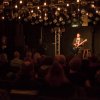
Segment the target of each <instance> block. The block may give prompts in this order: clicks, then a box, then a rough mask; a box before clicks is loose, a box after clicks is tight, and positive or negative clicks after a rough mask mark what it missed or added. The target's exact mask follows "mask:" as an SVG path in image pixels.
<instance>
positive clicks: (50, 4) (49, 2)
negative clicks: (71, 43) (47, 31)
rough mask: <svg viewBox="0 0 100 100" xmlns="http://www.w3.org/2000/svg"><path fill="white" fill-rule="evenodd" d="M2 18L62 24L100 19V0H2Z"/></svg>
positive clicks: (94, 21) (0, 18)
mask: <svg viewBox="0 0 100 100" xmlns="http://www.w3.org/2000/svg"><path fill="white" fill-rule="evenodd" d="M0 20H8V21H9V20H10V21H11V20H23V21H25V22H27V21H28V22H31V23H33V24H38V23H46V25H47V24H55V25H60V24H63V25H65V24H66V23H67V24H72V22H74V23H76V22H79V23H81V24H82V22H83V21H87V23H92V24H96V23H97V22H99V21H100V0H0Z"/></svg>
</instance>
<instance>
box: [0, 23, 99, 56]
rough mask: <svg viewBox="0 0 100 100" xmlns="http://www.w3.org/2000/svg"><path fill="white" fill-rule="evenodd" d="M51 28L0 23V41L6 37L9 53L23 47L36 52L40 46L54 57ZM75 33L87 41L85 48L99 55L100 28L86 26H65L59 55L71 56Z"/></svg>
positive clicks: (27, 24) (26, 24)
mask: <svg viewBox="0 0 100 100" xmlns="http://www.w3.org/2000/svg"><path fill="white" fill-rule="evenodd" d="M52 28H54V27H52V26H41V25H32V24H30V23H20V22H6V21H5V22H3V21H2V22H0V39H1V37H2V36H3V35H6V36H7V39H8V47H9V48H10V49H9V50H10V51H13V50H15V49H19V50H21V49H22V50H24V48H25V45H28V46H29V47H30V48H35V49H36V50H38V49H39V48H40V46H41V44H42V47H43V49H44V50H45V52H46V54H47V55H49V56H53V55H54V43H55V42H54V32H52V31H51V30H52ZM77 32H80V33H81V36H82V37H83V38H84V39H87V40H88V41H87V42H86V43H85V47H86V48H89V49H91V50H94V53H95V54H96V55H100V46H99V43H100V26H99V25H97V26H95V27H94V26H88V27H78V28H72V27H68V26H65V32H63V33H62V35H61V53H62V54H64V55H71V54H72V41H73V39H74V37H75V35H76V33H77Z"/></svg>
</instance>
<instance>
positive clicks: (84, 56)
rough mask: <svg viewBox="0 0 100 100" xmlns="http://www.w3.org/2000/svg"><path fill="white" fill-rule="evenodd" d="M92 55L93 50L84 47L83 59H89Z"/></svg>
mask: <svg viewBox="0 0 100 100" xmlns="http://www.w3.org/2000/svg"><path fill="white" fill-rule="evenodd" d="M89 57H91V50H90V49H84V50H83V59H87V58H89Z"/></svg>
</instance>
